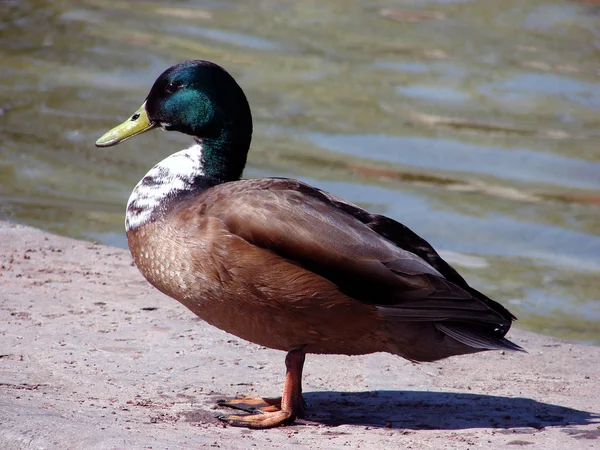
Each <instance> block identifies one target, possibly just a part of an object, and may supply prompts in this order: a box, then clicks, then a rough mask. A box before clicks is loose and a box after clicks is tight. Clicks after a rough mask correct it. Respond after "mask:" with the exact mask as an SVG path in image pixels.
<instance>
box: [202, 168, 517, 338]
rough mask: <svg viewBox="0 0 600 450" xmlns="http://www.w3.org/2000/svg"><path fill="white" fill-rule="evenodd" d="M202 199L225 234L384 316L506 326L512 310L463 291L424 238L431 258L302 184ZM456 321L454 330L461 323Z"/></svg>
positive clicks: (226, 188)
mask: <svg viewBox="0 0 600 450" xmlns="http://www.w3.org/2000/svg"><path fill="white" fill-rule="evenodd" d="M202 204H203V211H204V214H207V215H210V216H211V217H214V218H218V219H219V220H221V221H222V222H223V224H224V225H225V226H226V227H227V229H228V230H229V231H230V232H231V233H232V234H235V235H237V236H239V237H241V238H243V239H244V240H246V241H247V242H249V243H251V244H252V245H255V246H259V247H261V248H265V249H268V250H270V251H271V252H273V253H276V254H277V255H279V256H281V257H284V258H286V259H289V260H291V261H293V262H294V263H296V264H298V265H300V266H302V267H304V268H305V269H306V270H310V271H311V272H313V273H315V274H317V275H319V276H321V277H324V278H326V279H328V280H330V281H332V282H333V283H335V284H336V285H337V286H338V287H339V289H340V291H342V292H343V293H344V294H346V295H347V296H349V297H352V298H354V299H356V300H357V301H360V302H363V303H367V304H371V305H373V306H375V307H376V308H377V309H378V310H379V311H380V312H381V313H382V314H384V315H385V316H387V317H388V318H390V319H391V320H402V321H431V322H444V323H445V324H446V326H448V327H450V328H451V329H453V325H452V324H454V323H458V324H460V323H464V324H471V325H475V326H481V327H483V328H484V330H483V331H491V332H493V334H494V335H495V336H498V337H499V338H501V336H503V335H504V334H505V333H506V331H507V330H508V328H509V327H510V323H511V320H512V318H513V317H512V315H510V313H508V311H506V310H504V308H502V307H500V308H498V307H495V305H497V304H496V303H495V302H492V301H491V300H489V299H487V297H483V298H479V297H478V296H476V295H473V293H476V291H474V290H471V292H470V288H469V287H468V285H467V284H466V282H465V281H464V280H463V279H462V278H461V277H460V276H459V275H458V274H456V273H455V271H453V269H452V270H448V267H450V266H448V265H447V264H446V266H447V267H446V266H444V264H445V263H444V264H442V263H441V262H439V261H437V260H436V259H435V255H437V253H435V251H434V250H433V249H432V248H431V246H429V245H428V244H427V245H426V251H428V252H433V253H432V255H434V256H430V257H423V256H422V255H423V251H418V252H416V251H412V250H414V248H413V247H414V245H413V246H408V247H409V248H408V249H407V248H404V247H405V246H404V247H403V245H402V244H403V239H404V240H406V239H408V238H406V236H410V237H411V238H413V239H414V236H416V235H415V234H414V233H412V232H410V233H411V234H407V235H406V236H403V235H402V233H406V230H408V229H407V228H405V227H403V226H402V225H400V224H397V222H394V223H396V224H397V227H396V229H393V226H392V225H390V223H387V222H385V221H384V219H387V218H384V217H383V216H374V215H370V214H368V213H367V212H366V211H364V210H362V209H360V208H358V207H357V206H354V205H351V204H349V203H347V202H343V201H342V200H340V199H338V198H336V197H334V196H331V195H329V194H326V193H324V192H322V191H319V190H317V189H315V188H312V187H311V186H308V185H306V184H303V183H300V182H298V181H295V180H287V179H263V180H246V181H242V182H235V183H228V184H224V185H220V186H216V187H215V188H213V189H210V190H208V191H206V194H205V196H204V198H203V200H202ZM387 220H388V221H391V219H387ZM391 222H393V221H391ZM384 224H385V227H384ZM384 228H385V230H384V231H385V232H387V233H388V234H389V235H388V236H386V235H385V234H384V233H383V232H381V230H382V229H384ZM390 230H391V231H390ZM421 241H422V242H419V245H421V246H423V245H424V244H423V243H425V244H426V242H425V241H423V240H421ZM418 253H421V255H419V254H418ZM437 258H439V255H437ZM428 259H429V260H428ZM439 259H440V260H441V258H439ZM432 260H434V261H435V263H434V264H432V262H431V261H432ZM436 265H437V267H435V266H436ZM442 271H445V272H446V273H448V274H451V275H452V277H451V278H454V279H455V280H457V279H458V280H459V281H461V280H462V281H461V283H460V284H463V286H460V285H459V284H457V283H455V282H453V281H452V280H451V279H448V277H447V276H445V275H444V273H442ZM456 277H458V278H456ZM490 302H492V303H493V304H490ZM498 306H499V305H498ZM454 328H456V327H454ZM458 328H459V330H458V331H456V330H455V336H453V337H456V338H458V337H460V336H458V337H457V335H460V334H461V333H463V331H465V330H466V328H464V327H463V328H461V327H458ZM461 330H462V331H461ZM444 332H446V331H444ZM446 334H449V333H446ZM463 334H464V333H463ZM476 334H477V333H476ZM465 339H467V338H465ZM473 339H476V337H475V338H473ZM459 340H461V339H459ZM462 340H464V339H462Z"/></svg>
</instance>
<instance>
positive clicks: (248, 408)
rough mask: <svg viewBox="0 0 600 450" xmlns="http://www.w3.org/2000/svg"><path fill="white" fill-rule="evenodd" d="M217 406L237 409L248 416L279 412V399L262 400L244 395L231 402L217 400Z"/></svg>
mask: <svg viewBox="0 0 600 450" xmlns="http://www.w3.org/2000/svg"><path fill="white" fill-rule="evenodd" d="M217 405H219V406H225V407H227V408H233V409H239V410H241V411H244V412H247V413H250V414H255V413H259V414H260V413H267V412H277V411H280V410H281V397H279V398H262V397H250V396H245V395H244V396H241V397H236V398H234V399H232V400H219V401H218V402H217Z"/></svg>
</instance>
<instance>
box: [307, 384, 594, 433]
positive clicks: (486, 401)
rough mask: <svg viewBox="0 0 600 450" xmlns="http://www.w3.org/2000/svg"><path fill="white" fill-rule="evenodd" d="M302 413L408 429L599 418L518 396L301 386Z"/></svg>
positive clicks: (321, 419)
mask: <svg viewBox="0 0 600 450" xmlns="http://www.w3.org/2000/svg"><path fill="white" fill-rule="evenodd" d="M304 399H305V400H306V402H307V404H308V406H309V407H308V409H307V417H306V419H307V420H309V421H311V422H318V423H322V424H325V425H332V426H336V425H343V424H349V425H363V426H374V427H392V428H403V429H411V430H424V429H425V430H427V429H435V430H460V429H468V428H522V427H529V428H534V429H538V430H539V429H542V428H545V427H548V426H565V425H586V424H591V423H596V422H598V423H600V414H598V413H594V412H586V411H579V410H576V409H571V408H566V407H564V406H558V405H552V404H548V403H542V402H538V401H535V400H531V399H527V398H521V397H498V396H493V395H481V394H461V393H451V392H426V391H371V392H305V393H304Z"/></svg>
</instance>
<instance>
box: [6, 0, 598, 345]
mask: <svg viewBox="0 0 600 450" xmlns="http://www.w3.org/2000/svg"><path fill="white" fill-rule="evenodd" d="M593 3H594V2H593V1H591V0H587V1H581V2H577V1H557V0H555V1H552V0H544V1H533V0H532V1H526V0H519V1H503V2H499V1H497V0H477V1H475V0H473V1H469V0H438V1H408V0H406V1H399V0H398V1H387V2H366V1H356V2H338V1H333V0H330V1H303V2H291V1H285V0H280V1H258V0H255V1H248V2H234V1H212V2H211V1H209V2H200V1H178V2H170V3H168V4H167V3H166V2H157V1H156V2H153V1H136V2H127V1H118V0H102V1H100V0H84V1H80V0H78V1H74V0H63V1H60V2H57V1H28V0H14V1H4V2H2V12H0V18H1V19H2V20H0V55H1V58H2V62H3V63H2V65H1V66H0V135H1V137H2V141H1V144H0V180H1V183H0V217H2V218H4V219H9V220H13V221H16V222H21V223H27V224H30V225H34V226H38V227H40V228H44V229H48V230H51V231H54V232H58V233H61V234H66V235H70V236H74V237H78V238H85V239H94V240H98V241H101V242H105V243H108V244H114V245H119V246H125V245H126V243H125V239H124V231H123V215H124V205H125V203H126V199H127V197H128V195H129V192H130V191H131V189H132V187H133V186H134V185H135V183H136V182H137V181H138V180H139V178H141V177H142V176H143V174H144V173H145V172H146V171H147V170H148V169H149V168H150V167H151V166H152V165H153V164H154V163H155V162H157V161H158V160H160V159H162V158H163V157H164V156H166V155H167V154H168V153H169V152H170V151H172V150H178V149H180V148H184V147H185V146H187V144H188V142H189V139H188V138H186V137H184V136H177V135H173V133H168V134H167V133H158V132H155V133H152V134H151V135H145V136H141V137H139V138H136V139H135V140H132V141H129V142H127V143H126V144H123V145H121V146H119V147H117V148H115V149H112V150H99V149H96V148H95V147H94V141H95V140H96V138H97V137H98V136H100V135H101V134H102V133H104V131H106V130H107V129H109V128H111V127H112V126H114V125H116V124H117V123H118V122H119V121H121V120H123V119H124V118H125V117H127V116H128V115H129V114H131V113H132V112H133V111H134V110H135V109H137V107H138V106H139V105H140V103H141V102H142V101H143V99H144V97H145V95H146V93H147V91H148V89H149V87H150V85H151V83H152V82H153V81H154V79H155V78H156V76H157V75H158V74H160V73H161V72H162V71H163V70H164V69H165V68H166V67H168V66H169V65H171V64H173V63H176V62H178V61H181V60H184V59H210V60H214V61H215V62H218V63H219V64H221V65H223V66H225V67H226V68H227V69H228V70H230V71H231V72H232V73H233V74H234V76H235V77H236V78H237V79H238V81H239V82H240V84H241V85H242V86H243V88H244V89H245V91H246V92H247V94H248V97H249V100H250V103H251V105H252V108H253V114H254V120H255V136H254V142H253V148H252V152H251V155H250V158H249V164H248V168H247V170H246V176H249V177H250V176H268V175H280V176H281V175H284V176H292V177H297V178H301V179H303V180H306V181H308V182H311V183H313V184H315V185H317V186H319V187H321V188H324V189H327V190H329V191H331V192H334V193H336V194H338V195H340V196H342V197H344V198H347V199H348V200H350V201H353V202H356V203H359V204H361V205H363V206H365V207H367V208H369V209H370V210H371V211H374V212H379V213H384V214H387V215H390V216H391V217H393V218H395V219H397V220H399V221H401V222H403V223H405V224H407V225H409V226H410V227H411V228H413V229H414V230H416V231H417V232H418V233H419V234H421V235H422V236H423V237H425V238H427V239H428V240H429V241H430V242H431V243H432V244H433V245H435V246H436V247H437V248H439V249H440V250H442V253H443V254H444V255H445V256H446V257H447V258H448V259H449V260H450V261H451V262H452V263H453V264H455V265H456V266H457V267H458V268H459V269H460V270H461V272H463V273H464V274H465V276H466V277H467V278H468V279H469V280H470V281H471V282H472V284H473V285H475V286H476V287H478V288H480V289H482V290H484V291H485V292H486V293H488V294H489V295H490V296H492V297H494V298H496V299H498V300H499V301H501V302H502V303H504V304H506V305H508V306H509V307H510V309H511V310H513V311H514V312H515V313H516V314H517V315H518V316H519V318H520V321H519V323H518V324H519V326H521V327H525V328H528V329H533V330H537V331H540V332H544V333H549V334H553V335H558V336H563V337H568V338H573V339H578V340H582V341H587V342H593V343H596V344H598V343H600V149H599V145H598V144H599V139H598V138H599V137H600V136H599V134H600V115H599V112H600V83H599V81H600V77H599V74H600V58H599V56H600V55H599V52H600V31H599V30H600V23H599V21H600V14H599V13H600V9H598V7H597V6H594V5H593Z"/></svg>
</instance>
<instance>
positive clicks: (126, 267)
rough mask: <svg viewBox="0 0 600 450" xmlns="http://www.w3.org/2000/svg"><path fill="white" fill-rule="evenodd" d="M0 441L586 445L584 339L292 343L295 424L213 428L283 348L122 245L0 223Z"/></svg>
mask: <svg viewBox="0 0 600 450" xmlns="http://www.w3.org/2000/svg"><path fill="white" fill-rule="evenodd" d="M0 286H1V294H0V305H1V308H0V334H1V335H2V341H1V342H2V344H3V345H2V346H1V347H2V348H1V349H0V448H3V449H29V448H48V449H51V448H57V449H68V448H86V449H121V448H123V449H133V448H135V449H137V448H150V447H152V448H169V449H179V448H198V447H203V446H206V447H221V448H227V449H238V448H239V449H246V448H251V447H254V446H256V447H260V448H267V449H270V448H285V447H288V446H290V445H294V447H296V448H299V449H301V448H306V449H309V448H310V449H330V448H358V447H360V448H361V449H381V448H410V447H412V448H419V449H429V448H431V449H438V448H447V447H448V448H473V447H485V448H504V447H505V446H506V445H516V446H530V445H531V448H545V449H564V448H571V449H578V448H594V447H595V446H597V447H600V395H598V393H599V392H600V347H594V346H588V345H584V344H577V343H571V342H567V341H563V340H559V339H555V338H551V337H547V336H542V335H538V334H535V333H531V332H525V331H522V330H519V329H518V328H517V329H515V328H513V329H511V331H510V332H509V334H508V336H507V337H508V338H509V339H510V340H513V341H515V342H516V343H518V344H519V345H521V346H523V347H524V348H525V349H526V350H527V351H528V352H529V353H528V354H521V353H517V352H507V353H505V352H487V353H479V354H474V355H466V356H459V357H453V358H449V359H446V360H442V361H437V362H434V363H423V364H414V363H411V362H408V361H405V360H403V359H401V358H399V357H395V356H392V355H388V354H382V353H377V354H372V355H365V356H354V357H346V356H330V355H308V356H307V362H306V366H305V376H304V391H305V398H306V400H307V402H308V403H309V405H310V407H309V409H308V411H307V412H308V415H307V419H306V420H302V421H300V420H299V421H297V423H296V424H295V425H293V426H288V427H282V428H277V429H272V430H261V431H254V430H247V429H243V428H233V427H230V426H224V425H223V424H222V423H220V422H219V421H218V420H216V419H215V416H216V415H218V414H221V413H223V412H224V411H227V410H226V409H221V408H217V407H216V400H218V399H220V398H226V397H231V396H234V395H236V394H251V395H264V396H278V395H280V390H281V386H282V383H283V373H284V357H285V355H284V353H283V352H279V351H275V350H270V349H266V348H263V347H259V346H256V345H254V344H250V343H248V342H245V341H243V340H241V339H239V338H237V337H235V336H232V335H228V334H226V333H224V332H222V331H220V330H218V329H216V328H213V327H211V326H209V325H208V324H206V323H204V322H202V321H200V320H199V319H197V318H196V317H195V316H194V315H193V314H192V313H191V312H189V311H188V310H187V309H186V308H185V307H183V306H182V305H180V304H179V303H178V302H176V301H175V300H172V299H170V298H168V297H166V296H164V295H163V294H161V293H159V292H158V291H157V290H155V289H153V288H152V287H151V286H150V285H149V284H148V283H147V282H146V281H145V280H144V279H143V278H142V276H141V275H140V274H139V272H138V271H137V269H136V268H135V267H134V266H133V265H132V262H131V257H130V255H129V252H128V251H127V250H123V249H120V248H114V247H107V246H104V245H99V244H92V243H89V242H84V241H77V240H74V239H71V238H66V237H60V236H56V235H52V234H50V233H47V232H44V231H41V230H37V229H34V228H30V227H27V226H22V225H15V224H11V223H8V222H1V221H0Z"/></svg>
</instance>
